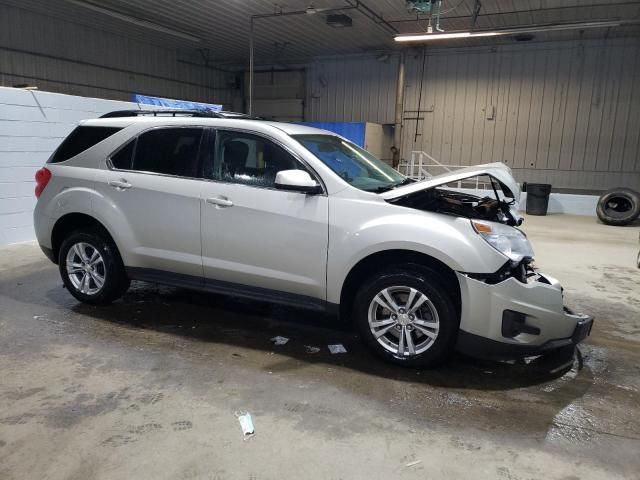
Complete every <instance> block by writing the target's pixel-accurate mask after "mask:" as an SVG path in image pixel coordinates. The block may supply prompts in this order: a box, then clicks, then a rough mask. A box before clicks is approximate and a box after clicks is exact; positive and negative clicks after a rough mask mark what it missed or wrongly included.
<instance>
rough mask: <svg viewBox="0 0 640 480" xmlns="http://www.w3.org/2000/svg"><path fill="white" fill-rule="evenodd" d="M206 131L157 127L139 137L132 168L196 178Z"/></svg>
mask: <svg viewBox="0 0 640 480" xmlns="http://www.w3.org/2000/svg"><path fill="white" fill-rule="evenodd" d="M203 131H204V130H203V129H202V128H158V129H155V130H150V131H148V132H145V133H143V134H142V135H140V136H139V137H138V143H137V145H136V148H135V154H134V158H133V167H132V169H133V170H138V171H142V172H154V173H162V174H165V175H176V176H179V177H197V176H198V174H197V172H198V151H199V149H200V140H201V138H202V132H203ZM112 161H113V159H112Z"/></svg>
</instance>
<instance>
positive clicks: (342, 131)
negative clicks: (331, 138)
mask: <svg viewBox="0 0 640 480" xmlns="http://www.w3.org/2000/svg"><path fill="white" fill-rule="evenodd" d="M296 123H298V124H300V125H307V126H309V127H315V128H322V129H323V130H329V131H330V132H333V133H337V134H338V135H342V136H343V137H344V138H347V139H349V140H351V141H352V142H353V143H355V144H356V145H358V146H359V147H363V148H364V129H365V123H364V122H296Z"/></svg>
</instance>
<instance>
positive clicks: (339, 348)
mask: <svg viewBox="0 0 640 480" xmlns="http://www.w3.org/2000/svg"><path fill="white" fill-rule="evenodd" d="M327 346H328V347H329V351H330V352H331V353H347V349H346V348H344V345H342V344H341V343H336V344H335V345H327Z"/></svg>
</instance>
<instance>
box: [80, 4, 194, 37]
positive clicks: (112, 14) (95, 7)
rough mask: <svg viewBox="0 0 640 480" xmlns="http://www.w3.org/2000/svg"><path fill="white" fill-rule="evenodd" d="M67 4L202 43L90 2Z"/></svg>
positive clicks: (172, 30)
mask: <svg viewBox="0 0 640 480" xmlns="http://www.w3.org/2000/svg"><path fill="white" fill-rule="evenodd" d="M67 2H69V3H73V4H74V5H78V6H79V7H84V8H88V9H89V10H93V11H94V12H98V13H102V14H103V15H108V16H109V17H113V18H117V19H118V20H122V21H124V22H128V23H132V24H134V25H138V26H140V27H145V28H148V29H150V30H155V31H156V32H162V33H166V34H169V35H173V36H174V37H178V38H182V39H184V40H189V41H191V42H201V41H202V40H201V39H200V38H198V37H195V36H193V35H190V34H188V33H185V32H180V31H179V30H174V29H173V28H169V27H164V26H162V25H158V24H157V23H153V22H149V21H147V20H142V19H140V18H135V17H131V16H129V15H125V14H124V13H120V12H116V11H115V10H109V9H108V8H104V7H101V6H99V5H95V4H93V3H90V2H84V1H81V0H67Z"/></svg>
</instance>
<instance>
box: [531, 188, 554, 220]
mask: <svg viewBox="0 0 640 480" xmlns="http://www.w3.org/2000/svg"><path fill="white" fill-rule="evenodd" d="M526 185H527V186H526V191H527V214H529V215H546V214H547V208H549V195H550V194H551V185H549V184H548V183H527V184H526Z"/></svg>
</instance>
